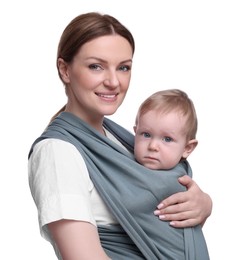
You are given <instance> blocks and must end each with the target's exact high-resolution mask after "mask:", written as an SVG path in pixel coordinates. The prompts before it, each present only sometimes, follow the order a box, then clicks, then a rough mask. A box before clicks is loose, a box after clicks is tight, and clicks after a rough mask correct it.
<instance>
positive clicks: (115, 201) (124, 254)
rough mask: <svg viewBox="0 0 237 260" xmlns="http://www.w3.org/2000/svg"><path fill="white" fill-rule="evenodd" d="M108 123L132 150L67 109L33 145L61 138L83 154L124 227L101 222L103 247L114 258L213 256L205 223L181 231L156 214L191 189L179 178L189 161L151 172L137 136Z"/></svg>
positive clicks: (180, 259) (187, 170)
mask: <svg viewBox="0 0 237 260" xmlns="http://www.w3.org/2000/svg"><path fill="white" fill-rule="evenodd" d="M104 127H105V128H106V129H107V130H108V131H110V132H111V133H112V134H113V135H114V136H115V137H116V138H117V139H118V140H119V141H121V142H122V144H123V145H124V146H125V147H126V148H127V149H128V150H129V151H130V152H131V153H130V152H128V151H126V150H125V149H124V148H122V147H120V146H118V145H117V144H116V143H114V142H113V141H111V140H110V139H109V138H107V137H105V136H103V135H101V134H100V133H99V132H97V131H95V130H94V129H93V128H92V127H90V126H89V125H88V124H86V123H85V122H84V121H82V120H81V119H79V118H78V117H76V116H74V115H73V114H71V113H68V112H63V113H61V114H60V115H59V116H58V117H57V118H56V119H55V120H54V121H53V122H52V123H51V124H50V125H49V126H48V128H47V129H46V130H45V131H44V133H43V134H42V135H41V136H40V137H39V138H38V139H36V141H35V142H34V143H33V145H32V148H31V151H30V153H29V156H30V154H31V152H32V150H33V147H34V145H35V144H36V143H37V142H39V141H41V140H43V139H45V138H58V139H61V140H64V141H67V142H70V143H71V144H73V145H74V146H75V147H76V148H77V149H78V151H79V152H80V153H81V155H82V156H83V158H84V160H85V163H86V165H87V168H88V171H89V174H90V178H91V180H92V182H93V183H94V185H95V187H96V189H97V190H98V192H99V194H100V196H101V197H102V198H103V200H104V201H105V203H106V204H107V206H108V207H109V208H110V210H111V211H112V213H113V214H114V216H115V217H116V219H117V220H118V222H119V224H120V225H107V226H99V227H98V230H99V234H100V239H101V243H102V246H103V248H104V249H105V251H106V253H107V254H108V255H109V256H110V257H111V258H112V259H114V260H120V259H121V260H125V259H134V260H135V259H148V260H153V259H154V260H155V259H160V260H169V259H170V260H171V259H174V260H208V259H209V256H208V250H207V246H206V242H205V239H204V236H203V233H202V230H201V227H200V226H196V227H193V228H184V229H177V228H173V227H171V226H170V225H169V223H167V222H165V221H161V220H160V219H159V218H158V217H156V216H155V215H154V214H153V211H154V210H155V208H156V206H157V205H158V203H159V202H160V201H161V200H162V199H164V198H166V197H168V196H169V195H171V194H174V193H176V192H179V191H184V190H185V187H183V186H182V185H180V184H179V182H178V180H177V178H178V177H179V176H183V175H184V174H189V175H191V169H190V167H189V165H188V163H187V162H183V163H180V164H179V165H177V167H175V168H173V169H172V170H157V171H155V170H149V169H147V168H145V167H143V166H142V165H140V164H138V163H137V162H136V161H135V159H134V157H133V154H132V152H133V146H134V136H133V135H132V134H131V133H130V132H128V131H127V130H126V129H124V128H122V127H121V126H119V125H117V124H116V123H114V122H113V121H111V120H109V119H108V118H105V119H104Z"/></svg>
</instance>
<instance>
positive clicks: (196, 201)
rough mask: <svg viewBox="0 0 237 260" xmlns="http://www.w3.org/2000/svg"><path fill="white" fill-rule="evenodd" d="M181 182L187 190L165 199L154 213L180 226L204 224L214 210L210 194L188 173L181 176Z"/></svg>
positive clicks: (175, 225)
mask: <svg viewBox="0 0 237 260" xmlns="http://www.w3.org/2000/svg"><path fill="white" fill-rule="evenodd" d="M179 182H180V183H181V184H182V185H184V186H186V187H187V191H185V192H179V193H176V194H174V195H171V196H170V197H168V198H166V199H165V200H163V201H162V202H161V203H160V204H159V205H158V206H157V210H155V211H154V214H155V215H157V216H159V218H160V219H162V220H165V221H170V225H172V226H174V227H178V228H183V227H192V226H196V225H198V224H200V225H204V223H205V221H206V219H207V218H208V217H209V216H210V215H211V211H212V200H211V198H210V196H209V195H208V194H206V193H204V192H203V191H202V190H201V189H200V188H199V186H198V185H197V184H196V183H195V181H193V180H192V179H191V178H190V177H189V176H187V175H185V176H183V177H180V178H179Z"/></svg>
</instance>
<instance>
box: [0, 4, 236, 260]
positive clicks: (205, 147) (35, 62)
mask: <svg viewBox="0 0 237 260" xmlns="http://www.w3.org/2000/svg"><path fill="white" fill-rule="evenodd" d="M235 2H236V1H234V0H233V1H229V0H225V1H218V0H216V1H209V0H205V1H203V0H199V1H191V0H189V1H188V0H187V1H179V0H170V1H169V0H167V1H164V0H163V1H159V0H157V1H155V0H154V1H149V0H147V1H129V0H120V1H113V0H107V1H105V0H100V1H96V0H95V1H89V0H85V1H80V0H77V1H72V0H71V1H70V0H67V1H65V0H64V1H61V0H58V1H50V0H47V1H46V0H41V1H33V0H31V1H30V0H28V1H27V0H23V1H17V0H14V1H10V0H9V1H5V3H3V1H1V3H0V35H1V40H0V73H1V74H0V75H1V94H0V101H1V102H0V106H1V109H0V111H1V112H0V119H1V128H0V131H1V132H0V133H1V135H0V136H1V145H0V147H1V164H0V174H1V184H0V185H1V188H0V208H1V214H0V222H1V229H0V236H1V238H2V240H1V241H2V242H1V256H3V255H4V259H24V260H28V259H29V260H32V259H34V260H42V259H47V260H48V259H50V260H51V259H52V260H53V259H56V258H55V255H54V252H53V249H52V247H51V245H50V244H49V243H48V242H46V241H45V240H44V239H42V238H41V237H40V234H39V229H38V221H37V211H36V207H35V205H34V202H33V200H32V197H31V194H30V190H29V186H28V176H27V153H28V151H29V148H30V145H31V143H32V142H33V141H34V139H35V138H36V137H38V135H39V134H41V132H42V131H43V129H44V127H45V126H46V124H47V123H48V121H49V119H50V117H51V116H52V115H53V114H54V113H55V112H56V111H57V110H58V109H59V108H60V107H61V106H63V105H64V103H65V102H66V98H65V94H64V89H63V86H62V84H61V82H60V81H59V79H58V76H57V71H56V66H55V58H56V49H57V44H58V41H59V37H60V35H61V33H62V31H63V29H64V27H65V26H66V25H67V24H68V23H69V22H70V21H71V20H72V19H73V18H74V17H75V16H77V15H78V14H81V13H83V12H87V11H99V12H102V13H108V14H111V15H114V16H115V17H116V18H118V19H119V20H120V21H121V22H122V23H124V24H125V25H126V26H127V27H128V28H129V29H130V30H131V32H132V33H133V35H134V37H135V40H136V51H135V56H134V65H133V75H132V81H131V86H130V90H129V92H128V94H127V97H126V100H125V102H124V103H123V105H122V106H121V108H120V109H119V110H118V111H117V113H116V115H114V116H113V119H115V120H116V121H117V122H118V123H120V124H122V125H123V126H125V127H126V128H128V129H130V130H132V126H133V122H134V118H135V114H136V110H137V108H138V106H139V104H140V102H141V101H142V100H143V99H144V98H145V97H147V96H148V95H150V94H151V93H153V92H155V91H157V90H161V89H165V88H180V89H183V90H185V91H186V92H187V93H188V94H189V96H190V97H191V98H192V99H193V101H194V103H195V106H196V109H197V114H198V118H199V129H198V140H199V145H198V147H197V149H196V150H195V152H194V153H193V154H192V155H191V156H190V162H191V165H192V167H193V171H194V179H195V180H196V181H197V183H198V184H199V186H200V187H201V188H202V189H203V190H204V191H206V192H207V193H209V194H210V195H211V197H212V199H213V203H214V207H213V212H212V215H211V217H210V218H209V219H208V221H207V222H206V224H205V226H204V229H203V230H204V234H205V236H206V240H207V244H208V247H209V251H210V256H211V259H212V260H225V259H237V253H236V234H237V228H236V223H235V222H236V198H237V192H236V190H237V189H236V182H235V180H236V174H237V172H236V161H237V160H236V157H237V154H236V147H237V140H236V133H237V129H236V111H237V104H236V103H237V100H236V96H235V91H236V87H237V39H236V37H237V15H236V14H237V7H236V4H235ZM53 3H54V4H53ZM1 258H2V257H1Z"/></svg>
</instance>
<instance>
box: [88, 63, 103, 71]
mask: <svg viewBox="0 0 237 260" xmlns="http://www.w3.org/2000/svg"><path fill="white" fill-rule="evenodd" d="M89 68H90V69H91V70H102V69H103V68H102V67H101V65H99V64H91V65H89Z"/></svg>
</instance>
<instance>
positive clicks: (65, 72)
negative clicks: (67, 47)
mask: <svg viewBox="0 0 237 260" xmlns="http://www.w3.org/2000/svg"><path fill="white" fill-rule="evenodd" d="M58 72H59V74H60V77H61V79H62V81H63V82H64V83H65V84H67V83H70V77H69V65H68V64H67V63H66V62H65V61H64V60H63V59H62V58H59V59H58Z"/></svg>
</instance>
